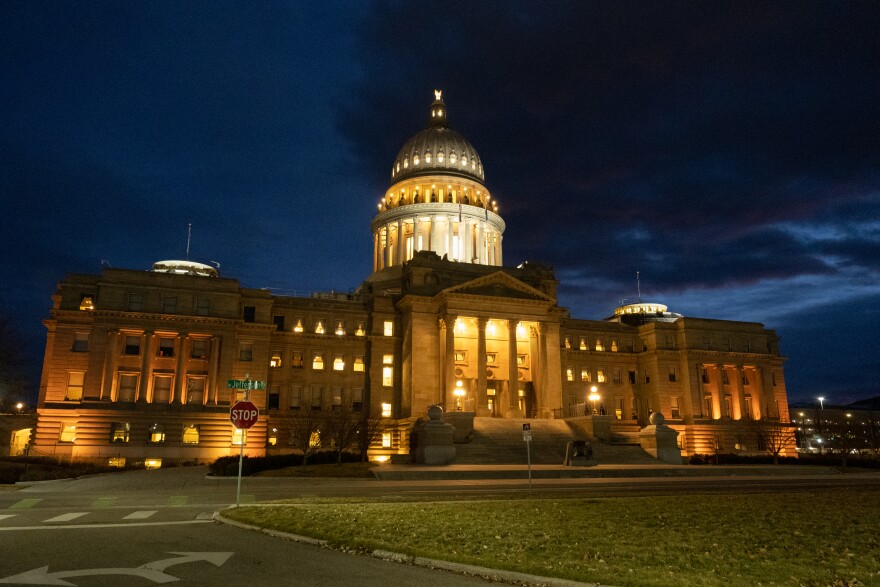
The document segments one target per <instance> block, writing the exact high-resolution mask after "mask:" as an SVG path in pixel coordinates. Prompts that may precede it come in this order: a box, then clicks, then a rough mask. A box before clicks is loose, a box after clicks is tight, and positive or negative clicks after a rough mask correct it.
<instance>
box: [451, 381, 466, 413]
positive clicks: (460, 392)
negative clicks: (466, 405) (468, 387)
mask: <svg viewBox="0 0 880 587" xmlns="http://www.w3.org/2000/svg"><path fill="white" fill-rule="evenodd" d="M463 386H464V383H463V382H462V381H461V379H459V380H458V381H456V382H455V389H454V390H453V391H452V395H454V396H455V411H456V412H460V411H461V410H462V405H461V398H463V397H464V389H463Z"/></svg>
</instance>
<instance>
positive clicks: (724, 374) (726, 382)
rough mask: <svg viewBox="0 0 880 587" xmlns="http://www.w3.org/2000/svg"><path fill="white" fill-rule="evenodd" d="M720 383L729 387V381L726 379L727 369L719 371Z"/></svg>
mask: <svg viewBox="0 0 880 587" xmlns="http://www.w3.org/2000/svg"><path fill="white" fill-rule="evenodd" d="M721 383H723V384H724V385H730V379H729V378H728V377H727V369H722V370H721Z"/></svg>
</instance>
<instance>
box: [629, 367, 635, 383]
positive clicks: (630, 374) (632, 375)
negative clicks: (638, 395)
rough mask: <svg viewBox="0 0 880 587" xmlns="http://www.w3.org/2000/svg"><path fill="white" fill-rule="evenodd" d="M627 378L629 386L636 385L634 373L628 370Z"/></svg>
mask: <svg viewBox="0 0 880 587" xmlns="http://www.w3.org/2000/svg"><path fill="white" fill-rule="evenodd" d="M628 376H629V382H630V384H631V385H635V384H636V372H635V371H632V370H630V371H629V373H628Z"/></svg>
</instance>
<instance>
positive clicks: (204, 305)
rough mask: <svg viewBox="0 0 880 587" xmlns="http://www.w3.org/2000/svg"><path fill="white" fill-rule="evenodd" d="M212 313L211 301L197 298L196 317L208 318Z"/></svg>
mask: <svg viewBox="0 0 880 587" xmlns="http://www.w3.org/2000/svg"><path fill="white" fill-rule="evenodd" d="M210 313H211V300H209V299H207V298H196V315H197V316H207V315H208V314H210Z"/></svg>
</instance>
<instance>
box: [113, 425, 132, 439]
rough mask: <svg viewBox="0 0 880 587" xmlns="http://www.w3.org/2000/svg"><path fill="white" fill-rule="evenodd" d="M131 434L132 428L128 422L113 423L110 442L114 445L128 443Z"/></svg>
mask: <svg viewBox="0 0 880 587" xmlns="http://www.w3.org/2000/svg"><path fill="white" fill-rule="evenodd" d="M130 433H131V426H130V425H129V423H128V422H113V423H112V424H111V425H110V442H112V443H114V444H116V443H119V444H121V443H125V442H128V437H129V434H130Z"/></svg>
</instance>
